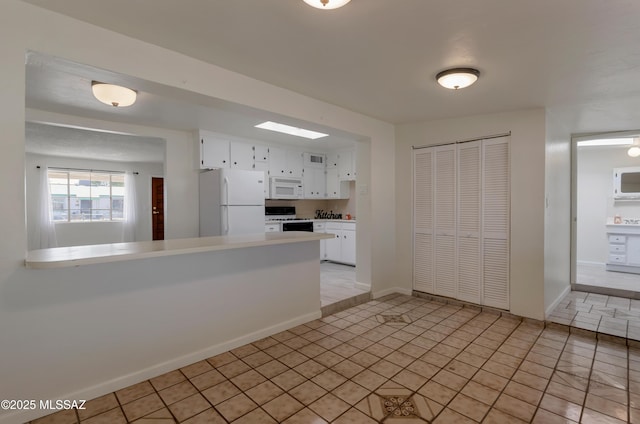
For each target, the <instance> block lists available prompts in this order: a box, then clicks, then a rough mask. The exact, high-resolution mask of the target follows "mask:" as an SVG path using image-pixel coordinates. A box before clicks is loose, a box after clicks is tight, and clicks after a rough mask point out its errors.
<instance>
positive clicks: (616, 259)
mask: <svg viewBox="0 0 640 424" xmlns="http://www.w3.org/2000/svg"><path fill="white" fill-rule="evenodd" d="M626 262H627V259H626V256H625V255H609V263H612V264H624V263H626Z"/></svg>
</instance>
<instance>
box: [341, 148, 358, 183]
mask: <svg viewBox="0 0 640 424" xmlns="http://www.w3.org/2000/svg"><path fill="white" fill-rule="evenodd" d="M338 176H339V177H340V179H341V180H347V181H349V180H354V179H355V176H354V175H353V151H352V150H341V151H340V152H339V153H338Z"/></svg>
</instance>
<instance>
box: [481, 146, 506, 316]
mask: <svg viewBox="0 0 640 424" xmlns="http://www.w3.org/2000/svg"><path fill="white" fill-rule="evenodd" d="M482 162H483V166H482V255H483V256H482V269H483V272H482V277H483V302H482V303H483V304H484V305H487V306H493V307H495V308H501V309H509V143H508V138H506V137H502V138H496V139H493V140H485V141H484V142H483V144H482Z"/></svg>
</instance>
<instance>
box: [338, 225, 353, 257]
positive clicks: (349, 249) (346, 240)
mask: <svg viewBox="0 0 640 424" xmlns="http://www.w3.org/2000/svg"><path fill="white" fill-rule="evenodd" d="M340 250H341V252H340V255H341V256H342V262H344V263H345V264H350V265H355V264H356V232H355V231H347V230H342V240H341V243H340Z"/></svg>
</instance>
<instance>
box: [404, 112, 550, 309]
mask: <svg viewBox="0 0 640 424" xmlns="http://www.w3.org/2000/svg"><path fill="white" fill-rule="evenodd" d="M509 131H511V142H510V148H511V258H510V259H511V262H510V280H511V285H510V292H511V293H510V304H511V312H512V313H514V314H517V315H521V316H525V317H530V318H535V319H543V318H544V225H545V222H544V219H545V216H544V198H545V136H546V135H545V112H544V110H542V109H532V110H524V111H516V112H508V113H498V114H490V115H478V116H470V117H466V118H457V119H443V120H438V121H430V122H419V123H412V124H404V125H398V126H397V130H396V174H395V180H396V199H397V201H396V222H397V225H396V240H397V242H396V246H397V247H396V252H397V258H398V275H397V277H396V279H397V280H399V281H400V283H401V284H402V286H403V287H406V288H411V286H412V249H413V248H412V228H411V226H412V188H411V181H412V162H411V146H425V145H432V144H441V143H449V142H454V141H456V140H465V139H471V138H475V137H483V136H489V135H493V134H503V133H507V132H509Z"/></svg>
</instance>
